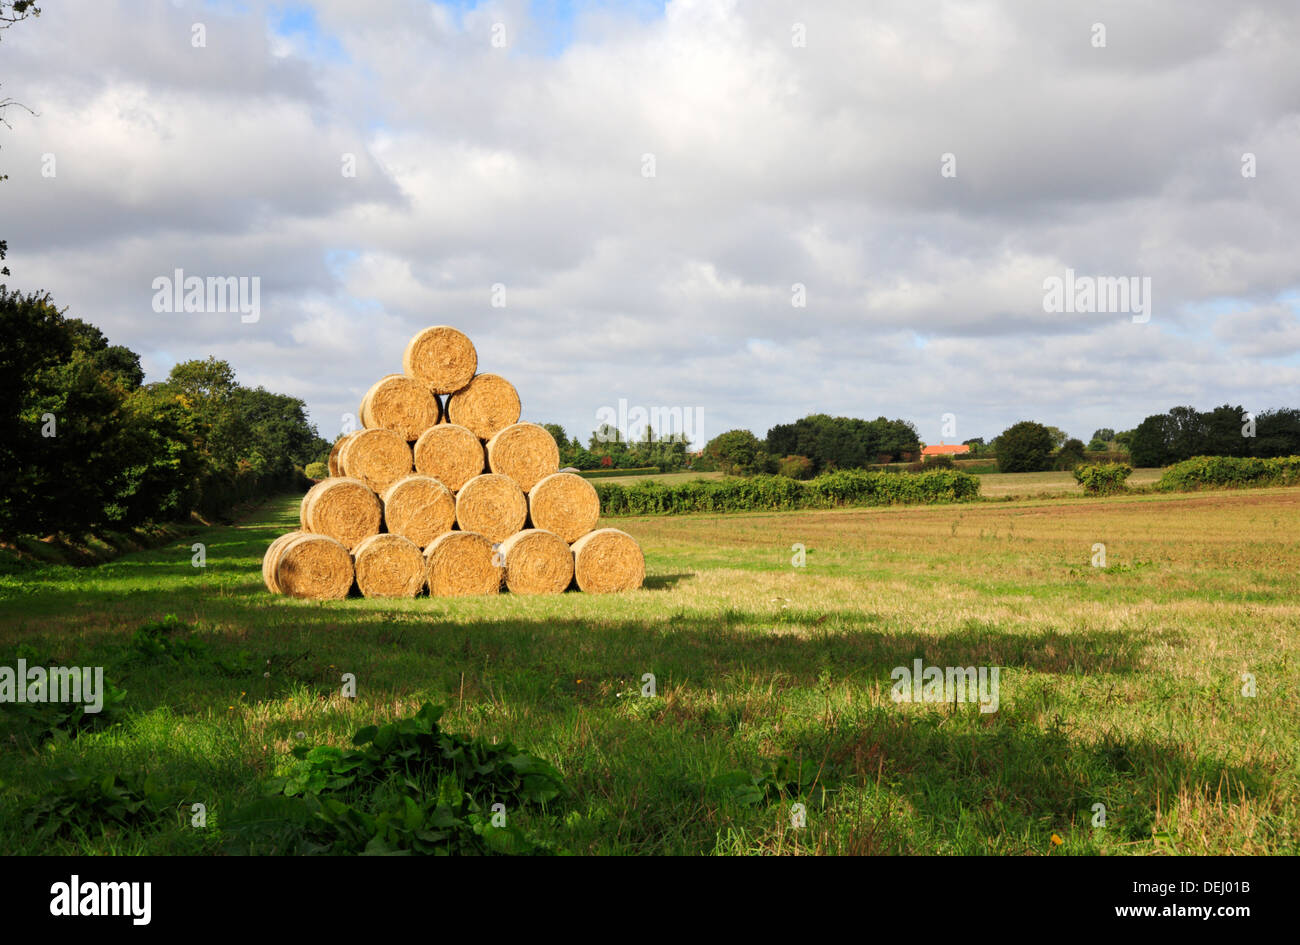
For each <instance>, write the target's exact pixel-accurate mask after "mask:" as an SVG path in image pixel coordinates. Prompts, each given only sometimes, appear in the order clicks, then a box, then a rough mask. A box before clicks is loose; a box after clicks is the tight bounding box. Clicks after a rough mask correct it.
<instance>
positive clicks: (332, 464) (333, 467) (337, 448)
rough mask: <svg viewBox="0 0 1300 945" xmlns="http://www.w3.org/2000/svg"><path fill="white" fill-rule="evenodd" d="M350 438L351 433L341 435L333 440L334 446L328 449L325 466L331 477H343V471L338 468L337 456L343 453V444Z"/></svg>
mask: <svg viewBox="0 0 1300 945" xmlns="http://www.w3.org/2000/svg"><path fill="white" fill-rule="evenodd" d="M355 432H356V431H355V430H354V431H353V433H355ZM351 436H352V433H345V434H343V435H342V436H341V437H339V438H338V439H337V440H335V441H334V445H333V446H332V447H330V455H329V460H328V461H327V463H326V465H327V466H329V469H330V475H331V476H341V475H343V470H342V469H340V468H339V454H340V453H341V452H343V444H344V443H346V442H347V441H348V439H349V438H350V437H351Z"/></svg>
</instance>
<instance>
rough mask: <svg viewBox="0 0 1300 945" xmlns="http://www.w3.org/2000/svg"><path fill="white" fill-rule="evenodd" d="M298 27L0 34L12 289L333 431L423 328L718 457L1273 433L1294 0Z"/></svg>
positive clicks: (684, 12)
mask: <svg viewBox="0 0 1300 945" xmlns="http://www.w3.org/2000/svg"><path fill="white" fill-rule="evenodd" d="M314 7H315V11H316V22H317V23H318V24H319V28H320V30H321V31H322V35H320V36H303V35H299V34H294V35H292V36H288V37H284V36H279V35H278V34H277V33H276V32H275V29H274V26H273V24H274V22H276V21H277V19H278V15H279V14H278V13H276V12H274V11H277V10H278V9H279V7H277V6H274V5H271V4H268V3H261V2H253V3H249V4H246V5H243V6H241V7H239V8H238V9H236V8H235V7H234V6H231V7H230V8H229V10H227V9H226V8H225V7H224V6H223V7H222V8H221V9H213V8H212V7H210V6H208V5H202V4H197V3H177V4H170V3H161V2H159V3H154V4H152V5H142V4H137V3H126V2H125V0H81V2H76V0H64V2H61V3H59V4H53V5H50V6H49V8H48V9H47V10H46V11H45V13H44V14H43V15H42V17H41V18H40V19H39V20H38V21H34V22H30V23H24V24H20V25H19V26H18V27H16V28H15V29H12V30H10V31H7V33H6V34H5V36H4V39H3V48H4V53H5V62H6V64H7V66H8V69H7V70H6V73H5V86H4V92H5V94H9V95H13V96H14V97H16V98H18V99H19V100H21V101H25V102H27V103H29V104H31V105H33V107H35V108H37V109H38V111H39V112H40V117H39V118H32V117H30V116H27V115H25V114H16V113H14V112H13V111H12V110H11V112H10V114H9V117H10V118H11V120H12V122H13V125H14V129H13V132H12V133H9V132H6V131H0V146H2V147H3V150H0V169H3V171H5V172H7V173H9V174H10V177H11V179H10V180H9V181H8V182H6V183H5V184H3V185H0V221H3V223H2V224H0V225H2V226H3V233H0V235H3V237H4V238H6V239H8V240H9V243H10V250H11V254H10V260H9V264H10V266H11V268H12V269H13V271H14V276H13V277H12V278H11V279H10V283H11V285H15V286H19V287H23V288H35V287H38V286H39V287H42V288H48V289H49V290H51V291H52V292H53V293H54V296H55V298H56V300H57V301H58V302H59V304H61V305H67V306H69V308H70V312H71V313H72V314H75V315H78V316H80V317H84V318H87V319H89V320H90V321H92V322H95V323H96V324H98V325H100V326H101V327H103V328H104V330H105V331H106V332H107V333H108V334H109V336H110V337H111V338H112V339H113V340H114V341H115V342H120V343H124V344H127V345H130V346H131V347H133V348H134V349H136V350H137V351H139V352H141V353H142V354H143V355H145V363H146V365H147V367H148V369H149V371H150V373H151V376H154V377H156V376H158V375H160V374H161V373H163V372H165V370H166V369H167V367H168V363H167V361H168V359H169V358H185V357H195V356H205V355H207V354H209V353H211V354H216V355H218V356H223V357H228V358H229V359H230V360H231V361H232V363H233V364H234V365H235V367H236V370H237V371H238V373H239V375H240V377H241V378H242V379H243V380H245V381H246V382H249V383H264V384H266V385H267V386H269V387H274V388H275V389H278V390H283V391H285V392H288V393H293V394H295V395H297V396H301V397H304V398H305V399H306V400H307V401H308V404H309V406H310V407H311V409H312V413H313V416H314V417H315V418H316V419H317V420H318V421H319V423H320V426H321V429H322V432H324V433H326V434H331V433H333V432H334V431H335V430H336V429H337V424H338V417H339V416H340V414H342V413H345V412H353V411H354V410H355V404H356V401H357V399H358V398H359V396H360V394H361V393H362V392H364V390H365V389H366V387H368V386H369V384H370V383H371V382H373V381H374V380H375V379H377V378H378V377H380V376H382V375H383V374H386V373H389V372H390V371H395V370H399V369H400V363H401V350H402V346H403V344H404V342H405V339H406V338H407V337H408V336H409V335H410V334H413V333H414V332H415V331H416V330H417V329H418V328H420V327H422V326H423V325H426V324H433V323H451V324H456V325H459V326H461V327H462V328H463V329H465V330H466V331H467V332H469V333H470V335H471V336H472V337H473V338H474V339H475V341H476V342H477V344H478V346H479V349H480V359H481V363H482V364H483V365H484V367H485V369H489V370H499V371H500V372H502V373H506V374H507V375H508V376H509V377H510V378H511V379H512V380H513V381H514V382H515V383H516V384H517V386H518V387H519V389H520V391H521V393H522V395H523V400H524V404H525V414H526V415H527V416H529V417H531V418H533V419H539V420H547V419H555V420H557V421H559V422H561V423H562V424H564V425H565V426H566V427H567V428H568V429H569V432H570V433H571V434H573V433H577V434H579V435H581V436H584V437H585V434H586V432H587V431H588V430H589V429H591V428H592V427H593V426H594V418H595V411H596V409H597V408H598V407H600V406H603V405H609V404H616V403H617V401H618V398H620V397H626V398H628V399H629V400H630V401H631V402H633V403H639V404H643V405H647V406H651V405H662V406H672V405H680V406H693V407H698V408H700V409H701V410H702V411H703V413H704V415H705V417H706V423H707V427H708V429H709V430H710V431H711V432H713V433H717V432H721V431H722V430H724V429H727V428H729V427H733V426H747V427H750V428H752V429H754V430H755V432H757V433H759V434H760V435H761V434H762V433H764V432H765V431H766V429H767V427H769V426H771V425H772V424H774V423H777V422H785V421H788V420H791V419H793V418H794V417H797V416H800V415H802V414H804V413H807V412H810V411H813V410H818V411H825V412H830V413H842V414H850V415H858V416H869V417H874V416H876V415H879V414H885V415H888V416H902V417H905V418H909V419H912V420H914V421H915V422H916V423H917V425H918V427H920V428H921V430H922V433H923V434H924V435H928V436H933V435H935V434H934V432H933V431H932V430H931V429H930V428H931V427H937V424H938V423H939V419H938V418H939V417H940V416H941V415H942V414H943V413H944V412H955V413H957V414H958V418H959V427H960V429H959V433H960V434H961V437H960V438H966V437H969V436H977V435H984V436H986V437H988V436H993V435H995V434H996V433H997V432H999V431H1000V430H1001V429H1002V427H1003V426H1005V425H1006V424H1008V423H1010V422H1013V421H1015V420H1019V419H1023V418H1026V417H1033V418H1036V419H1040V420H1042V421H1044V422H1048V423H1053V424H1055V425H1058V426H1062V427H1064V428H1066V429H1068V430H1070V432H1071V433H1073V434H1075V435H1078V436H1080V437H1082V438H1086V437H1087V435H1088V434H1089V433H1091V431H1092V429H1094V428H1096V427H1099V426H1112V427H1116V428H1123V427H1125V426H1131V425H1133V424H1134V423H1136V422H1137V421H1139V420H1141V418H1142V417H1143V416H1145V415H1146V414H1148V413H1153V412H1157V411H1162V410H1164V409H1167V408H1168V407H1169V406H1172V405H1173V404H1175V403H1194V404H1198V405H1201V406H1209V405H1211V404H1214V403H1222V402H1224V401H1232V402H1246V403H1249V404H1251V405H1261V406H1272V405H1280V404H1284V403H1288V402H1292V399H1291V392H1292V391H1293V390H1294V384H1295V382H1296V380H1297V377H1296V374H1297V369H1296V368H1294V367H1292V366H1290V365H1288V364H1286V363H1284V361H1283V360H1282V359H1283V358H1284V357H1285V356H1287V355H1290V354H1293V353H1295V352H1296V351H1298V350H1300V332H1298V331H1297V328H1296V319H1295V316H1294V313H1293V311H1292V310H1291V309H1290V308H1289V307H1287V306H1285V305H1283V304H1282V303H1281V302H1280V301H1279V300H1280V299H1281V298H1284V297H1286V296H1287V293H1289V292H1294V291H1295V290H1296V288H1297V285H1296V282H1297V276H1296V270H1295V262H1294V247H1295V246H1296V245H1297V242H1298V240H1297V236H1298V235H1300V234H1298V233H1297V228H1298V227H1300V224H1298V223H1297V220H1300V180H1298V179H1297V178H1296V177H1295V175H1294V174H1292V173H1291V169H1292V168H1294V167H1295V166H1296V164H1297V159H1300V110H1298V108H1297V105H1296V103H1297V102H1300V72H1297V70H1295V69H1294V67H1293V64H1292V60H1293V56H1294V52H1293V50H1294V47H1295V40H1296V39H1297V36H1296V33H1297V29H1296V27H1297V22H1298V20H1300V11H1297V10H1296V9H1295V8H1294V7H1293V6H1292V5H1290V4H1286V3H1283V2H1280V0H1279V2H1264V0H1255V2H1243V3H1240V4H1223V3H1221V2H1218V0H1188V2H1180V3H1175V2H1173V0H1167V2H1156V3H1150V4H1142V5H1138V6H1134V5H1131V4H1124V3H1118V2H1103V3H1099V4H1095V5H1094V6H1093V7H1090V8H1088V9H1086V10H1084V9H1082V8H1075V7H1070V6H1068V5H1067V6H1062V5H1057V4H1037V3H1020V2H1013V0H1006V2H998V0H980V2H955V0H948V2H942V3H933V4H918V3H915V2H911V0H892V2H882V3H879V4H870V5H867V4H861V3H857V2H854V0H843V2H838V3H829V2H828V3H821V4H816V5H794V4H789V3H785V2H779V0H768V2H758V0H756V2H745V3H735V2H720V0H690V2H684V0H676V2H672V3H670V4H669V5H668V7H667V9H666V11H665V13H664V15H663V16H662V17H658V18H654V17H644V16H640V15H631V14H626V15H625V14H622V13H621V12H620V9H621V8H619V7H608V6H607V7H602V8H600V9H599V10H595V11H588V12H586V13H584V14H583V15H581V16H580V17H579V18H578V20H577V22H576V25H575V27H574V29H575V42H574V43H573V44H572V45H570V46H569V47H568V48H567V49H566V50H564V51H563V52H562V53H560V54H558V55H547V54H546V50H547V48H548V45H547V44H548V40H547V33H546V29H545V27H546V24H543V23H539V22H535V21H533V20H532V19H530V13H529V9H530V5H529V4H527V3H525V2H524V0H512V2H493V3H485V4H480V5H479V6H478V7H477V8H475V9H474V10H472V11H469V12H467V13H464V14H462V13H459V12H455V11H451V10H449V9H447V8H443V7H439V6H437V5H432V6H431V5H429V4H426V3H424V2H421V0H378V2H374V3H371V4H368V5H367V7H366V14H365V15H364V16H360V17H358V16H357V15H356V5H355V4H354V3H351V2H344V0H320V2H318V3H316V4H314ZM198 19H201V20H203V21H204V22H205V23H206V25H207V26H208V44H207V47H206V48H204V49H194V48H193V47H192V46H191V45H190V26H191V24H192V22H194V21H195V20H198ZM1099 20H1100V21H1103V22H1105V23H1106V25H1107V46H1106V48H1104V49H1097V48H1094V47H1093V46H1092V45H1091V43H1090V41H1089V40H1090V35H1091V33H1090V30H1091V25H1092V23H1093V22H1095V21H1099ZM498 22H501V23H505V24H506V27H507V35H508V36H509V38H510V40H509V42H510V45H509V46H508V47H507V48H506V49H497V48H494V47H493V46H492V45H491V42H490V39H491V31H492V27H493V24H495V23H498ZM796 22H801V23H803V24H804V26H805V27H806V36H807V46H806V47H803V48H800V47H796V46H794V45H792V43H791V36H792V26H793V25H794V24H795V23H796ZM1247 151H1249V152H1252V153H1255V154H1256V156H1257V164H1258V176H1257V177H1256V178H1253V179H1252V178H1243V177H1242V176H1241V172H1240V168H1241V155H1242V154H1243V153H1244V152H1247ZM947 152H951V153H952V154H954V155H955V156H956V163H957V176H956V177H955V178H944V177H942V176H941V175H940V160H941V156H942V155H943V154H944V153H947ZM46 153H53V154H54V155H55V156H56V158H57V161H58V176H57V177H56V178H53V179H49V178H44V177H42V176H41V173H40V170H41V161H42V157H43V155H44V154H46ZM344 153H352V154H355V155H356V159H357V174H356V177H355V178H347V177H344V176H343V175H342V174H341V173H340V162H341V157H342V155H343V154H344ZM646 153H652V154H654V156H655V165H656V173H655V176H654V177H653V178H646V177H643V176H642V155H643V154H646ZM340 254H343V255H341V256H340ZM177 267H182V268H184V269H185V270H186V272H187V273H202V274H234V275H240V274H255V273H260V274H261V275H262V277H263V305H264V308H265V312H264V317H263V320H262V322H261V323H259V324H257V325H254V326H249V325H241V324H240V323H239V320H238V319H237V318H234V319H230V318H225V319H223V318H220V317H218V316H189V317H178V316H166V317H162V316H159V315H156V314H155V313H153V312H152V311H151V310H150V309H149V307H148V298H149V291H148V287H149V282H150V280H151V279H152V278H153V276H155V275H158V274H164V273H169V272H170V271H171V270H172V269H173V268H177ZM1067 267H1068V268H1073V269H1074V270H1075V271H1076V272H1078V273H1082V274H1106V275H1140V276H1150V277H1151V278H1152V282H1153V290H1154V295H1155V310H1154V312H1153V316H1152V320H1151V322H1150V323H1149V324H1147V325H1133V324H1132V323H1131V322H1129V321H1127V320H1126V319H1125V318H1123V317H1114V316H1095V315H1054V314H1049V313H1045V312H1044V311H1043V309H1042V281H1043V279H1044V278H1045V277H1047V276H1049V275H1059V274H1061V273H1062V272H1063V271H1064V269H1066V268H1067ZM796 282H799V283H803V284H805V285H806V287H807V299H808V304H807V307H806V308H794V307H792V305H791V286H792V284H794V283H796ZM494 283H502V284H504V285H505V286H506V291H507V298H508V303H507V306H506V307H505V308H503V309H501V308H493V307H492V306H491V304H490V291H491V286H492V285H493V284H494ZM1234 298H1235V299H1240V300H1244V301H1242V302H1241V304H1240V305H1239V306H1238V307H1237V311H1238V314H1236V315H1232V316H1219V317H1218V320H1217V321H1214V319H1213V318H1212V317H1211V316H1207V315H1206V312H1207V311H1208V310H1210V309H1209V308H1207V306H1210V305H1211V304H1217V303H1218V302H1219V301H1220V300H1223V299H1234ZM918 338H920V339H922V341H923V346H918V343H917V339H918Z"/></svg>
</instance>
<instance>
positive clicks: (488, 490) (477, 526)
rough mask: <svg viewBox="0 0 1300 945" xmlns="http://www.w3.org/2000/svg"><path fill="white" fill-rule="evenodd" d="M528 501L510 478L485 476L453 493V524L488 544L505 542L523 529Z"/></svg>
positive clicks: (476, 477)
mask: <svg viewBox="0 0 1300 945" xmlns="http://www.w3.org/2000/svg"><path fill="white" fill-rule="evenodd" d="M527 519H528V500H527V499H526V498H524V494H523V492H521V491H520V489H519V487H518V486H517V485H515V481H514V480H513V479H511V478H510V477H509V476H502V475H499V474H498V473H484V474H483V475H481V476H475V477H474V478H473V479H471V480H470V481H469V482H467V483H465V485H464V486H463V487H462V488H461V490H460V492H458V493H456V524H458V525H459V526H460V530H461V531H463V532H478V533H479V534H480V535H482V536H483V537H484V538H486V539H487V540H488V541H490V542H498V541H505V540H506V539H507V538H509V537H510V536H511V535H513V534H514V533H515V532H517V531H519V529H521V528H523V527H524V522H525V521H527Z"/></svg>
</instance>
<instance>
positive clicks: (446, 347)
mask: <svg viewBox="0 0 1300 945" xmlns="http://www.w3.org/2000/svg"><path fill="white" fill-rule="evenodd" d="M402 370H403V371H405V372H406V375H407V376H408V377H412V378H414V379H415V380H417V381H419V382H420V383H422V384H424V385H425V386H426V387H428V388H429V390H430V391H431V392H432V393H434V394H450V393H451V392H452V391H455V390H460V389H461V388H462V387H464V386H465V385H466V384H468V383H469V382H470V378H472V377H473V376H474V372H475V371H477V370H478V353H477V352H475V350H474V343H473V342H472V341H470V340H469V338H467V337H466V336H465V335H464V333H462V332H459V331H457V330H456V329H455V328H452V327H450V326H448V325H434V326H433V327H432V328H426V329H424V330H423V331H421V332H419V333H418V334H417V335H416V336H415V337H414V338H412V339H411V340H410V342H408V343H407V345H406V351H404V352H403V353H402Z"/></svg>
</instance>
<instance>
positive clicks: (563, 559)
mask: <svg viewBox="0 0 1300 945" xmlns="http://www.w3.org/2000/svg"><path fill="white" fill-rule="evenodd" d="M497 551H498V553H499V554H500V558H499V559H498V560H499V561H500V562H501V563H502V565H504V567H505V570H506V588H507V589H508V590H509V591H510V593H512V594H559V593H560V592H561V591H563V590H564V589H565V588H566V587H568V586H569V584H570V582H572V581H573V553H572V552H570V551H569V546H568V545H567V544H565V542H564V539H563V538H561V537H560V536H559V535H557V534H555V533H554V532H548V531H546V530H545V529H541V528H529V529H525V530H524V531H522V532H517V533H516V534H514V535H511V536H510V537H509V538H507V539H506V540H505V541H503V542H501V544H500V546H499V547H498V549H497Z"/></svg>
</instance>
